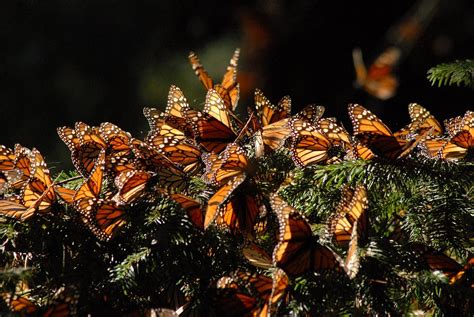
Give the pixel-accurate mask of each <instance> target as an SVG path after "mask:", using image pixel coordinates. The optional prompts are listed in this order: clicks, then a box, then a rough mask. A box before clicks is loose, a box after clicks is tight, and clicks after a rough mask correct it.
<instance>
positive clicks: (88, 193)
mask: <svg viewBox="0 0 474 317" xmlns="http://www.w3.org/2000/svg"><path fill="white" fill-rule="evenodd" d="M104 170H105V150H102V151H100V153H99V155H98V157H97V161H96V162H95V166H94V169H93V170H92V172H91V173H90V175H89V177H88V178H87V179H86V180H85V181H84V183H83V184H82V185H81V186H80V187H79V189H78V190H77V192H76V194H75V195H74V199H73V200H74V201H75V202H79V203H80V202H81V201H82V200H84V199H90V198H97V197H98V196H99V194H100V192H101V190H102V182H103V177H104Z"/></svg>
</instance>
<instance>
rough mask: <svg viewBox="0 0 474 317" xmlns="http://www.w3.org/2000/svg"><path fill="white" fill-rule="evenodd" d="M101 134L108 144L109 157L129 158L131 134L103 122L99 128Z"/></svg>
mask: <svg viewBox="0 0 474 317" xmlns="http://www.w3.org/2000/svg"><path fill="white" fill-rule="evenodd" d="M99 134H100V136H101V138H102V139H103V140H104V142H105V143H106V144H107V148H108V153H107V154H108V155H112V156H115V157H123V156H128V155H129V154H130V152H131V148H130V141H131V138H132V136H131V134H130V133H128V132H125V131H123V130H122V129H120V128H119V127H118V126H116V125H115V124H113V123H110V122H103V123H101V124H100V127H99Z"/></svg>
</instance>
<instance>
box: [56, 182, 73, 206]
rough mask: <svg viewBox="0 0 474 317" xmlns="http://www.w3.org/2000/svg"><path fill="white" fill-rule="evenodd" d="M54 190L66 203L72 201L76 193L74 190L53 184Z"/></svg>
mask: <svg viewBox="0 0 474 317" xmlns="http://www.w3.org/2000/svg"><path fill="white" fill-rule="evenodd" d="M54 191H55V192H56V194H57V195H58V196H59V197H60V198H61V199H62V200H64V201H65V202H66V203H68V204H72V203H74V196H75V195H76V191H75V190H73V189H70V188H66V187H62V186H58V185H55V186H54Z"/></svg>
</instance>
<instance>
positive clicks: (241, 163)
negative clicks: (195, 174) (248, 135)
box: [203, 143, 249, 186]
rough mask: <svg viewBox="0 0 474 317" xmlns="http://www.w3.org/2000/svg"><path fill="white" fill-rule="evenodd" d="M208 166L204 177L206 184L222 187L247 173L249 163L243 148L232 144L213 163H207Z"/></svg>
mask: <svg viewBox="0 0 474 317" xmlns="http://www.w3.org/2000/svg"><path fill="white" fill-rule="evenodd" d="M206 165H207V168H206V173H205V174H204V176H203V177H204V179H205V180H206V182H208V183H210V184H212V185H213V186H221V185H222V184H224V183H225V182H226V181H228V180H229V179H230V178H232V177H235V176H238V175H241V174H243V173H244V172H246V170H247V167H248V166H249V162H248V159H247V156H246V155H245V151H244V150H243V148H241V147H240V146H239V145H237V144H235V143H231V144H229V145H228V146H227V147H226V149H225V150H224V151H222V152H221V153H220V154H219V155H218V156H217V157H215V158H213V160H212V161H208V162H206Z"/></svg>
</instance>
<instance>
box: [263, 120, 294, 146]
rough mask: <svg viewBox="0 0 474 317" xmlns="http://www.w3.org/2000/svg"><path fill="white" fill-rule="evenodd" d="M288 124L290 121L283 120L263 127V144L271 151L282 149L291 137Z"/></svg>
mask: <svg viewBox="0 0 474 317" xmlns="http://www.w3.org/2000/svg"><path fill="white" fill-rule="evenodd" d="M289 122H290V119H283V120H280V121H277V122H275V123H272V124H270V125H267V126H266V127H263V128H262V139H263V143H264V144H265V145H266V146H268V147H269V148H270V149H272V150H277V149H279V148H280V147H282V146H283V144H284V143H285V141H286V139H287V138H288V137H289V136H290V135H291V129H290V127H289Z"/></svg>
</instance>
